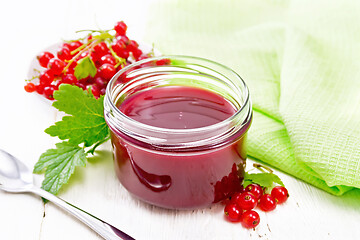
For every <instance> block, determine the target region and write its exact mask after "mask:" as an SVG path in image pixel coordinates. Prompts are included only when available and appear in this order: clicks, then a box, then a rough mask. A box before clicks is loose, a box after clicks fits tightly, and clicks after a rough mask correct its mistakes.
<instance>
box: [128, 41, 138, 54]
mask: <svg viewBox="0 0 360 240" xmlns="http://www.w3.org/2000/svg"><path fill="white" fill-rule="evenodd" d="M138 48H139V44H138V43H137V42H136V41H135V40H130V43H129V45H128V46H127V49H128V50H129V51H130V52H133V51H136V50H137V49H138Z"/></svg>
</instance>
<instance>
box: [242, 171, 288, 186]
mask: <svg viewBox="0 0 360 240" xmlns="http://www.w3.org/2000/svg"><path fill="white" fill-rule="evenodd" d="M251 183H256V184H259V185H260V186H262V187H268V188H269V187H272V186H273V184H274V183H277V184H279V185H281V186H284V183H283V182H282V181H281V179H280V178H279V177H278V176H277V175H275V174H274V173H245V176H244V184H243V185H244V187H246V186H247V185H249V184H251Z"/></svg>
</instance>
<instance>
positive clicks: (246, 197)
mask: <svg viewBox="0 0 360 240" xmlns="http://www.w3.org/2000/svg"><path fill="white" fill-rule="evenodd" d="M234 201H235V202H236V203H237V204H238V205H239V207H241V208H242V209H244V210H250V209H253V208H255V207H256V205H257V199H256V197H255V196H254V195H252V194H251V193H249V192H243V193H241V194H239V195H236V196H235V198H234Z"/></svg>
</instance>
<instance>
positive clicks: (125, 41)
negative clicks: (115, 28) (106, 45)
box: [116, 35, 130, 46]
mask: <svg viewBox="0 0 360 240" xmlns="http://www.w3.org/2000/svg"><path fill="white" fill-rule="evenodd" d="M116 39H117V40H118V41H122V42H123V43H125V45H126V46H127V45H129V44H130V39H129V38H128V37H127V36H125V35H124V36H118V37H117V38H116Z"/></svg>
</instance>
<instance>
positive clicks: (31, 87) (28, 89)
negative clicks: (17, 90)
mask: <svg viewBox="0 0 360 240" xmlns="http://www.w3.org/2000/svg"><path fill="white" fill-rule="evenodd" d="M24 89H25V91H26V92H28V93H31V92H34V91H35V90H36V86H35V84H33V83H31V82H29V83H27V84H26V85H25V86H24Z"/></svg>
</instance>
